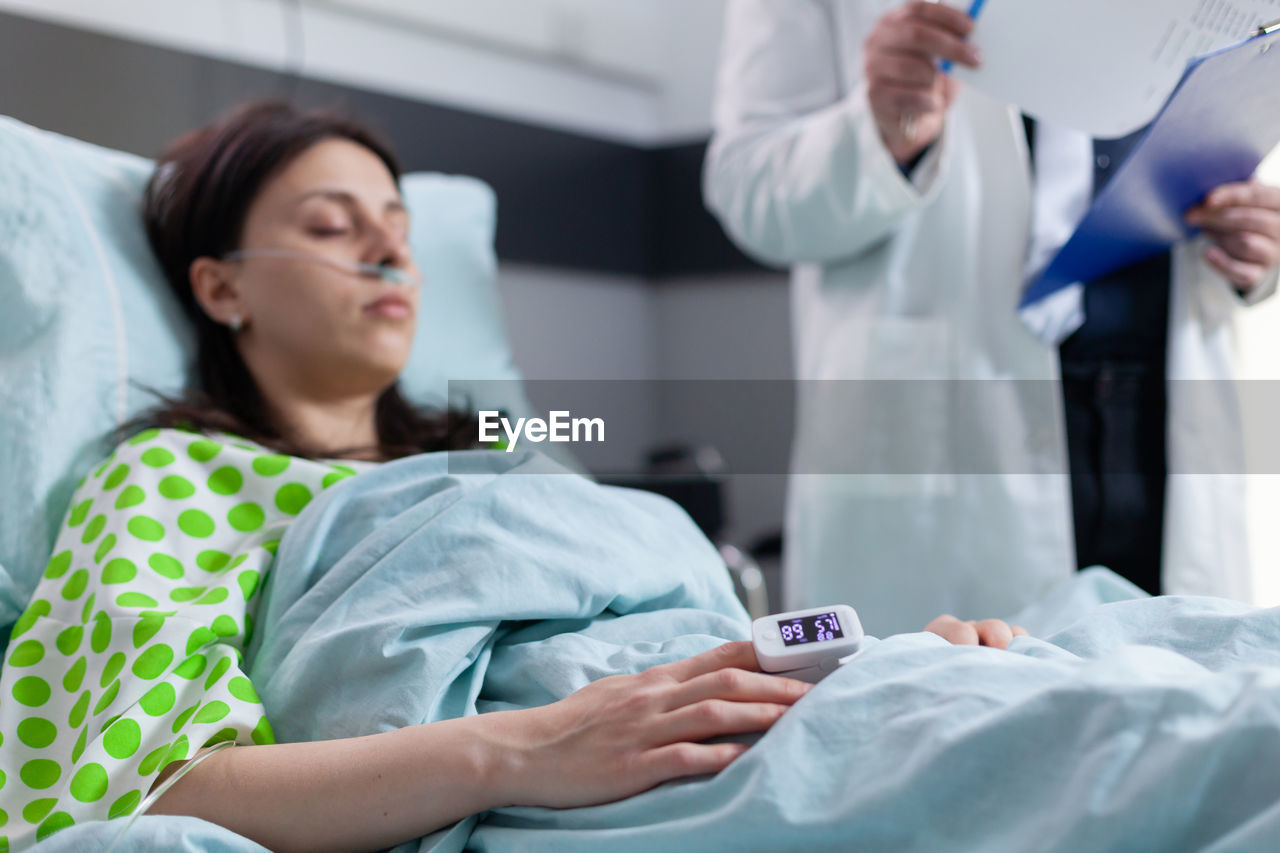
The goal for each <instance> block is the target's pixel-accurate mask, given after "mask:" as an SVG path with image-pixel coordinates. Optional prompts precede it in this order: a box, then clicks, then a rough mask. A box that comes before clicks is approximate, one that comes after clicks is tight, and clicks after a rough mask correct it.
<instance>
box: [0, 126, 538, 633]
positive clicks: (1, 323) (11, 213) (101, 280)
mask: <svg viewBox="0 0 1280 853" xmlns="http://www.w3.org/2000/svg"><path fill="white" fill-rule="evenodd" d="M151 169H152V163H151V161H150V160H147V159H145V158H142V157H137V156H134V155H131V154H125V153H122V152H119V151H111V150H109V149H105V148H100V147H98V146H96V145H90V144H88V143H86V142H81V141H79V140H76V139H71V138H68V137H65V136H60V135H58V134H54V133H49V132H47V131H41V130H38V129H36V128H33V127H31V126H29V125H26V124H23V123H21V122H19V121H15V120H14V119H11V118H7V117H3V116H0V625H5V624H8V623H10V622H12V621H13V620H14V619H15V618H16V617H17V616H18V614H19V613H20V612H21V610H22V608H23V607H24V606H25V604H26V601H27V599H28V598H29V597H30V594H31V591H32V590H33V589H34V588H35V585H36V581H37V579H38V578H39V576H40V573H41V572H42V571H43V569H44V562H45V560H46V559H47V557H48V554H49V549H50V548H52V547H53V540H54V538H55V536H56V534H57V530H58V527H59V525H60V524H61V521H62V516H63V514H64V513H65V510H66V505H67V502H68V501H69V500H70V497H71V493H72V491H74V489H75V487H76V483H77V481H78V479H79V478H80V477H81V476H82V475H84V474H85V473H86V471H87V470H88V466H90V465H91V464H92V463H93V461H94V460H96V459H98V458H101V457H102V456H103V455H105V453H106V452H107V451H108V450H109V447H108V444H109V441H108V437H109V434H110V433H111V431H112V430H113V429H115V427H117V426H118V425H120V424H122V423H124V422H125V421H126V420H128V419H129V418H131V417H133V416H134V415H136V414H138V413H139V412H141V411H142V410H144V409H146V408H148V407H150V406H151V405H153V404H154V402H155V399H154V397H152V396H151V395H150V394H148V393H147V392H146V391H145V390H143V389H145V388H154V389H156V390H158V391H161V392H164V393H170V394H172V393H177V392H179V391H180V390H181V389H182V387H183V386H184V384H185V383H186V381H187V377H188V367H189V361H190V356H191V335H190V330H189V326H188V324H187V322H186V320H185V318H184V317H183V315H182V312H181V309H180V308H179V307H178V304H177V301H176V300H175V299H174V298H173V297H172V295H171V294H170V293H169V289H168V286H167V285H166V284H165V282H164V278H163V276H162V274H161V272H160V269H159V266H158V265H157V264H156V262H155V259H154V258H153V257H152V255H151V251H150V248H149V247H148V245H147V241H146V235H145V232H144V230H143V227H142V221H141V217H140V216H139V212H138V211H139V201H140V198H141V193H142V188H143V186H144V185H145V184H146V181H147V179H148V177H149V176H150V173H151ZM402 188H403V191H404V195H405V201H406V204H407V205H408V207H409V209H410V212H411V214H412V222H413V230H412V234H411V241H412V243H413V248H414V255H415V257H416V259H417V261H418V264H419V266H420V267H421V268H422V271H423V273H424V275H425V277H426V284H425V286H424V289H423V293H422V308H421V314H420V317H419V322H418V331H417V338H416V339H415V341H414V350H413V355H412V357H411V361H410V364H409V365H408V367H407V368H406V370H405V373H404V375H403V377H402V384H403V387H404V389H405V391H406V393H407V394H408V396H409V397H410V398H411V399H413V400H415V401H417V402H420V403H424V404H436V405H438V404H441V403H442V402H443V401H444V400H445V399H446V393H447V391H448V388H449V385H448V383H449V381H450V380H459V381H461V380H505V381H504V382H500V383H493V382H482V383H480V384H479V385H478V386H477V388H478V390H477V392H476V393H475V394H474V397H475V402H477V403H483V404H484V405H486V406H492V407H505V408H507V409H509V410H511V411H513V412H516V413H524V412H527V411H528V404H527V403H526V401H525V399H524V393H523V389H522V387H521V384H520V374H519V372H518V371H517V370H516V368H515V366H514V365H513V364H512V360H511V352H510V348H509V346H508V343H507V338H506V334H505V330H504V326H503V320H502V314H501V306H500V303H499V297H498V291H497V285H496V281H495V272H496V260H495V256H494V251H493V232H494V219H495V207H496V205H495V200H494V194H493V191H492V190H491V189H490V188H489V187H488V186H487V185H486V184H484V183H483V182H481V181H479V180H476V179H474V178H467V177H458V176H448V175H439V174H410V175H406V176H404V178H403V180H402ZM454 387H455V390H456V388H458V387H459V386H458V385H455V386H454ZM495 395H497V396H501V397H502V398H503V399H493V397H494V396H495Z"/></svg>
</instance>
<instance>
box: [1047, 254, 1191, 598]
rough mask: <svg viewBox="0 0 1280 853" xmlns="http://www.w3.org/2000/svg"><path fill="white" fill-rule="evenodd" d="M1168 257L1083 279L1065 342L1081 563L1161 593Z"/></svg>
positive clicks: (1073, 496)
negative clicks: (1077, 315) (1078, 312)
mask: <svg viewBox="0 0 1280 853" xmlns="http://www.w3.org/2000/svg"><path fill="white" fill-rule="evenodd" d="M1170 275H1171V264H1170V258H1169V255H1168V254H1162V255H1159V256H1157V257H1154V258H1151V259H1149V260H1147V261H1143V262H1141V263H1138V264H1134V265H1133V266H1131V267H1128V268H1127V269H1124V270H1120V271H1119V272H1116V273H1113V274H1111V275H1109V276H1106V277H1104V278H1102V279H1099V280H1097V281H1095V282H1093V283H1091V284H1090V285H1089V286H1088V287H1086V288H1085V293H1084V309H1085V318H1086V319H1085V323H1084V325H1083V326H1081V327H1080V329H1079V330H1077V331H1076V333H1075V334H1074V335H1072V336H1071V337H1069V338H1067V340H1066V341H1064V342H1063V344H1062V347H1061V348H1060V350H1059V354H1060V355H1061V357H1062V393H1063V401H1064V403H1065V411H1066V422H1067V450H1068V453H1069V459H1070V467H1071V504H1072V515H1073V518H1074V521H1075V539H1076V565H1077V566H1078V567H1079V568H1082V569H1083V568H1087V567H1089V566H1094V565H1103V566H1106V567H1107V568H1109V569H1111V570H1112V571H1114V572H1116V573H1117V574H1119V575H1122V576H1124V577H1126V578H1128V579H1129V580H1131V581H1133V583H1135V584H1137V585H1138V586H1140V587H1142V588H1143V589H1145V590H1146V591H1147V592H1149V593H1151V594H1152V595H1157V594H1159V592H1160V552H1161V546H1162V539H1163V534H1164V493H1165V480H1166V477H1167V474H1168V470H1167V468H1168V466H1167V463H1166V452H1165V451H1166V443H1167V442H1166V439H1165V433H1166V422H1167V417H1166V415H1167V408H1168V407H1167V401H1166V371H1165V348H1166V346H1167V345H1168V339H1169V279H1170Z"/></svg>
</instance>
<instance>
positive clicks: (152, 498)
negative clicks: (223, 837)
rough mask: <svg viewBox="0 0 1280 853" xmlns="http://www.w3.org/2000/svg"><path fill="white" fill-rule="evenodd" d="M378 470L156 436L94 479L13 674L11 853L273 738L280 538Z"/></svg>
mask: <svg viewBox="0 0 1280 853" xmlns="http://www.w3.org/2000/svg"><path fill="white" fill-rule="evenodd" d="M369 464H370V463H336V462H323V461H312V460H306V459H299V458H295V457H289V456H282V455H279V454H274V453H271V452H270V451H268V450H266V449H264V448H262V447H260V446H257V445H254V444H251V443H249V442H245V441H243V440H240V439H237V438H235V437H233V436H226V435H218V436H203V435H198V434H195V433H190V432H184V431H181V430H155V429H152V430H147V431H145V432H141V433H139V434H138V435H136V436H134V437H133V438H131V439H129V440H128V441H126V442H125V443H123V444H121V445H120V446H119V447H118V448H116V450H115V452H113V453H112V454H111V456H110V457H108V458H107V460H106V461H104V462H103V463H102V464H101V465H99V466H98V467H97V468H96V469H95V470H94V471H93V472H91V473H90V474H89V475H88V476H86V477H85V479H84V480H83V481H82V482H81V483H80V486H79V488H78V489H77V491H76V494H75V496H74V498H73V499H72V503H71V507H70V510H69V512H68V516H67V519H66V522H65V524H64V525H63V527H62V530H61V532H60V534H59V536H58V539H57V544H56V545H55V547H54V550H53V555H52V557H51V558H50V560H49V563H48V567H47V568H46V569H45V572H44V576H43V578H42V580H41V581H40V583H39V585H38V587H37V588H36V590H35V593H34V595H33V598H32V601H31V604H30V606H29V607H28V609H27V611H26V613H24V614H23V616H22V617H21V618H20V619H19V620H18V622H17V623H16V625H15V626H14V628H13V633H12V636H11V638H10V643H9V647H8V650H7V654H6V655H5V659H4V667H3V670H2V671H0V736H2V737H3V740H0V768H3V770H0V851H6V850H9V849H11V848H12V849H15V850H18V849H23V848H24V847H27V846H29V845H30V844H32V843H33V842H35V841H36V840H38V839H43V838H45V837H47V836H48V835H50V834H51V833H53V832H56V831H57V830H59V829H61V828H64V827H67V826H71V825H72V824H74V823H82V822H85V821H92V820H105V819H108V818H117V817H121V816H124V815H129V814H131V813H133V812H134V811H136V810H137V808H138V806H139V804H140V803H141V802H142V800H143V799H144V798H145V797H146V795H147V793H148V791H149V789H150V788H151V785H152V783H153V782H154V781H155V779H156V777H157V776H158V775H159V773H160V772H161V770H162V769H163V768H164V767H165V765H166V764H168V763H169V762H172V761H177V760H182V759H187V758H190V757H192V756H193V755H194V754H195V753H196V752H197V751H198V750H200V749H201V748H202V747H204V746H206V745H210V744H214V743H217V742H219V741H224V740H230V741H233V742H235V743H237V744H255V743H256V744H262V743H271V742H272V740H273V738H272V734H271V724H270V722H269V721H268V719H267V717H266V715H265V713H264V711H263V707H262V704H261V703H260V702H259V700H258V695H257V693H256V692H255V690H254V687H253V685H252V684H251V683H250V682H249V680H248V679H247V678H246V677H245V676H244V673H243V672H242V662H243V652H244V649H245V648H246V646H247V644H248V641H249V638H250V636H251V634H252V631H253V613H254V609H255V605H256V603H257V600H258V592H259V590H260V589H261V586H262V582H263V578H264V577H265V575H266V573H267V571H268V570H269V569H270V567H271V564H272V561H273V560H274V557H275V551H276V546H277V543H278V542H279V540H280V537H281V536H282V535H283V533H284V531H285V530H286V529H287V528H288V526H289V524H290V522H291V521H292V520H293V519H294V517H295V516H297V514H298V513H299V512H300V511H301V510H302V509H303V507H305V506H306V505H307V503H308V502H309V501H310V500H311V499H312V497H313V496H315V495H316V494H317V493H319V492H320V491H322V490H323V489H326V488H329V487H330V486H332V485H334V484H335V483H337V482H339V481H341V480H343V479H345V478H347V477H350V476H352V475H354V474H355V473H356V472H357V468H359V467H362V465H366V466H367V465H369Z"/></svg>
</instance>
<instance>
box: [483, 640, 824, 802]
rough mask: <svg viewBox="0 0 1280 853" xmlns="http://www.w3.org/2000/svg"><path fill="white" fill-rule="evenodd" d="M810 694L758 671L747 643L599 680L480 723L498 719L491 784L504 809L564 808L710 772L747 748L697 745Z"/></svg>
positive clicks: (761, 722)
mask: <svg viewBox="0 0 1280 853" xmlns="http://www.w3.org/2000/svg"><path fill="white" fill-rule="evenodd" d="M811 686H812V685H809V684H806V683H804V682H801V681H795V680H793V679H789V678H781V677H779V676H776V675H766V674H764V673H761V672H759V664H758V662H757V661H756V655H755V651H754V649H753V648H752V646H751V643H749V642H737V643H726V644H724V645H723V646H720V647H719V648H715V649H712V650H710V651H708V652H704V653H702V654H700V655H697V656H696V657H692V658H688V659H687V660H682V661H676V662H673V663H669V664H664V665H662V666H658V667H654V668H653V669H650V670H648V671H646V672H642V673H640V674H638V675H617V676H612V677H609V678H602V679H600V680H599V681H596V682H593V683H592V684H588V685H587V686H586V687H583V688H582V689H581V690H579V691H578V692H576V693H574V694H573V695H571V696H569V697H567V698H565V699H562V700H561V701H559V702H555V703H553V704H551V705H546V706H544V707H542V708H535V709H531V710H528V711H511V712H502V713H499V714H490V715H484V716H487V717H491V718H494V720H495V721H497V718H499V717H503V718H505V719H503V720H502V721H501V722H502V727H501V729H500V730H498V731H497V733H496V734H497V737H498V738H499V740H500V741H501V743H500V744H498V745H499V747H500V749H501V754H502V755H503V756H504V758H503V760H504V761H505V762H506V766H505V767H504V768H503V770H502V771H501V772H499V773H497V774H495V776H496V780H495V781H496V782H497V784H498V785H500V786H503V795H502V799H503V800H504V801H506V802H509V803H510V804H512V805H532V806H550V807H553V808H570V807H575V806H587V805H596V804H599V803H607V802H612V801H614V800H619V799H622V798H624V797H629V796H631V795H633V794H638V793H640V792H641V791H645V790H648V789H649V788H652V787H654V786H655V785H658V784H659V783H662V782H665V781H667V780H669V779H676V778H679V777H682V776H696V775H700V774H707V773H718V772H719V771H721V770H723V769H724V768H725V766H727V765H728V764H729V763H730V762H731V761H733V760H734V759H735V758H737V757H738V756H739V755H741V754H742V753H743V752H745V751H746V749H747V747H746V746H744V745H742V744H738V743H716V744H705V743H699V741H703V740H707V739H708V738H714V737H718V736H721V735H734V734H744V733H748V732H762V731H765V730H766V729H768V728H769V727H770V726H772V725H773V724H774V723H775V722H777V721H778V718H779V717H781V716H782V714H783V713H784V712H785V711H786V710H787V708H789V707H791V705H792V703H794V702H795V701H796V700H797V699H799V698H800V697H801V696H803V695H804V694H805V693H807V692H808V691H809V689H810V687H811ZM481 719H483V717H481Z"/></svg>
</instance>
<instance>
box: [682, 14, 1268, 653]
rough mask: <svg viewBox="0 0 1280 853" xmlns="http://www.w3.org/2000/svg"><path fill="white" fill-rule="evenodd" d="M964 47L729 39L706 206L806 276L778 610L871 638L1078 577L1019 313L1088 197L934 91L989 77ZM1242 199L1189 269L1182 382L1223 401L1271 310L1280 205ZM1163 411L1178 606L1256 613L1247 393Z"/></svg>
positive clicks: (1001, 112) (1175, 394)
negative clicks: (959, 71)
mask: <svg viewBox="0 0 1280 853" xmlns="http://www.w3.org/2000/svg"><path fill="white" fill-rule="evenodd" d="M969 24H970V22H969V21H968V19H967V18H965V17H964V16H963V15H962V14H960V13H958V12H957V11H956V10H953V9H948V8H947V7H943V6H938V5H934V4H929V3H908V4H906V5H901V4H900V3H898V2H895V0H786V2H782V0H730V4H729V7H728V10H727V14H726V29H725V35H724V44H723V48H722V56H721V65H720V75H719V82H718V90H717V96H716V105H715V134H714V137H713V140H712V143H711V146H710V150H709V152H708V158H707V163H706V166H705V173H704V194H705V197H706V200H707V203H708V206H709V207H710V208H711V209H712V210H713V212H715V213H716V215H717V216H718V217H719V219H720V221H721V222H722V224H723V225H724V227H725V229H726V230H727V231H728V233H729V234H730V236H731V237H732V238H733V239H734V240H735V242H737V243H738V245H740V246H741V247H742V248H743V249H744V250H746V251H747V252H748V253H750V254H751V255H753V256H755V257H756V258H758V259H761V260H763V261H765V262H766V263H771V264H777V265H790V266H791V267H792V269H793V273H792V324H793V332H794V346H795V355H796V365H797V372H798V378H799V379H800V380H802V381H801V382H799V383H798V385H799V392H798V401H797V404H798V409H797V425H796V426H797V428H796V439H795V444H794V447H793V451H792V475H791V478H790V482H789V491H788V506H787V518H786V529H785V543H786V555H785V569H784V588H785V597H786V606H787V607H788V608H791V607H800V606H817V605H822V604H832V603H849V604H852V605H853V606H854V607H856V608H857V609H858V612H859V615H860V616H861V618H862V619H863V622H864V624H865V625H866V627H867V629H868V631H870V632H872V633H877V632H879V633H882V634H883V633H887V632H890V631H905V630H916V628H917V626H918V625H920V624H923V622H924V621H927V619H929V618H931V617H932V616H933V615H935V614H937V613H939V612H949V613H955V614H957V615H959V616H961V617H962V618H970V619H972V618H978V617H981V616H986V615H991V614H1004V615H1008V614H1012V613H1014V612H1015V611H1017V610H1018V609H1019V608H1021V607H1022V606H1024V605H1026V604H1028V603H1030V602H1031V601H1033V600H1035V599H1036V598H1037V597H1038V596H1040V595H1041V594H1043V593H1044V592H1045V591H1046V590H1047V589H1048V588H1049V587H1050V586H1052V585H1053V584H1054V583H1055V582H1057V581H1060V580H1062V579H1064V578H1065V577H1067V576H1068V575H1069V574H1070V573H1071V572H1073V571H1074V570H1076V568H1077V564H1076V559H1075V549H1074V540H1073V527H1072V494H1071V478H1070V475H1069V473H1068V471H1069V468H1068V461H1067V442H1066V431H1065V429H1064V425H1063V401H1062V394H1061V390H1060V387H1059V385H1058V383H1059V380H1060V366H1059V354H1058V349H1057V348H1056V347H1054V346H1051V345H1047V344H1046V343H1044V342H1042V341H1041V340H1040V339H1039V338H1037V337H1036V336H1034V335H1033V334H1032V333H1031V332H1030V331H1029V329H1028V328H1027V326H1026V325H1024V324H1023V323H1022V322H1020V321H1019V318H1018V316H1017V314H1016V307H1017V305H1018V302H1019V298H1020V296H1021V292H1022V289H1023V285H1024V282H1025V281H1026V277H1027V274H1028V264H1029V257H1030V256H1032V255H1034V254H1036V253H1037V252H1039V253H1043V252H1045V251H1046V250H1047V249H1048V250H1051V249H1052V248H1053V244H1054V243H1055V242H1056V243H1057V244H1058V245H1061V242H1064V241H1065V239H1066V237H1067V236H1068V235H1069V234H1070V231H1071V229H1072V227H1073V223H1074V219H1072V217H1073V216H1078V215H1079V214H1080V213H1082V212H1083V210H1084V207H1083V206H1081V205H1084V206H1087V203H1088V184H1087V182H1086V185H1085V189H1084V194H1083V197H1082V198H1081V197H1080V192H1079V191H1076V190H1073V189H1072V188H1071V186H1070V185H1069V183H1068V184H1067V185H1063V184H1062V183H1061V182H1060V183H1059V184H1057V185H1050V184H1048V183H1047V182H1046V183H1045V185H1043V186H1042V185H1041V181H1040V179H1039V178H1033V176H1032V170H1031V168H1030V156H1029V155H1030V151H1029V148H1028V142H1027V133H1026V132H1025V131H1024V126H1023V122H1022V119H1021V116H1020V113H1019V112H1018V110H1017V109H1016V108H1014V107H1011V106H1009V105H1006V104H1002V103H998V102H995V101H993V100H991V99H989V98H987V97H985V96H983V95H981V94H980V93H978V92H976V91H972V90H968V89H964V88H962V87H960V86H958V85H957V84H956V83H955V82H954V81H952V80H950V79H949V78H946V77H945V76H943V75H941V74H939V73H937V72H936V71H935V62H936V59H937V58H938V57H947V58H950V59H952V60H953V61H957V62H964V63H967V64H971V65H972V64H976V63H977V62H978V61H980V57H978V56H976V55H975V54H973V53H971V52H970V51H971V48H970V47H969V46H968V45H966V44H965V43H964V35H966V34H967V33H968V31H969ZM1049 136H1050V137H1052V134H1049ZM1056 138H1057V139H1058V140H1059V142H1061V143H1063V144H1062V145H1059V147H1060V148H1063V149H1064V150H1067V149H1071V145H1072V143H1071V139H1070V135H1069V134H1065V135H1064V134H1061V133H1060V134H1058V136H1057V137H1056ZM1078 147H1079V146H1078V144H1077V145H1076V148H1077V149H1078ZM1037 150H1038V149H1037ZM1046 150H1047V151H1048V150H1049V147H1047V148H1046ZM1046 156H1047V155H1046ZM1083 156H1084V158H1085V160H1084V164H1083V168H1084V169H1086V170H1088V169H1090V168H1091V164H1092V154H1091V152H1089V151H1088V149H1086V153H1085V154H1084V155H1083ZM1067 159H1070V158H1069V157H1068V158H1067ZM1077 159H1078V158H1077ZM1050 171H1051V170H1046V172H1050ZM1037 174H1039V173H1037ZM1087 174H1089V173H1088V172H1087V171H1086V175H1087ZM1224 193H1226V194H1225V195H1223V196H1221V197H1219V198H1215V199H1214V203H1215V206H1214V207H1213V208H1212V209H1209V210H1207V211H1205V212H1203V213H1202V214H1201V217H1202V218H1201V220H1200V222H1199V224H1201V225H1202V226H1204V227H1205V235H1206V236H1202V237H1199V238H1197V239H1194V240H1191V241H1188V242H1186V243H1185V244H1182V245H1179V246H1178V247H1176V248H1175V250H1174V252H1173V256H1172V262H1171V263H1172V272H1171V276H1170V277H1171V289H1170V292H1169V297H1168V300H1169V303H1168V317H1169V332H1168V339H1167V355H1166V362H1165V365H1164V366H1165V368H1166V370H1167V375H1168V377H1169V378H1170V379H1171V380H1174V379H1180V380H1186V379H1224V378H1229V377H1231V376H1232V372H1233V366H1232V358H1233V317H1234V315H1235V314H1236V312H1237V311H1238V310H1239V309H1240V308H1241V306H1242V305H1244V304H1245V303H1246V302H1248V301H1254V300H1256V299H1258V298H1261V297H1262V296H1265V295H1267V294H1269V293H1270V292H1271V291H1273V290H1274V288H1275V281H1276V263H1277V260H1280V212H1277V211H1276V208H1280V193H1276V192H1275V191H1274V190H1272V189H1271V188H1269V187H1262V186H1260V185H1257V184H1249V185H1235V186H1232V187H1229V188H1226V189H1225V190H1224ZM1208 235H1212V238H1211V237H1210V236H1208ZM840 380H889V381H886V382H866V381H858V382H845V381H840ZM958 380H971V381H958ZM1019 380H1028V381H1019ZM1168 394H1169V397H1168V409H1167V441H1168V444H1167V459H1168V470H1169V476H1168V478H1167V481H1166V484H1165V487H1166V490H1165V492H1164V525H1163V531H1164V532H1163V549H1162V566H1161V579H1160V583H1161V586H1162V589H1163V591H1164V592H1168V593H1193V594H1212V595H1220V596H1226V597H1231V598H1238V599H1247V598H1248V597H1249V594H1250V585H1249V566H1248V559H1247V552H1248V549H1247V546H1246V532H1245V530H1244V524H1245V512H1244V506H1243V500H1244V499H1243V477H1242V476H1241V475H1242V474H1243V471H1242V465H1243V463H1242V461H1241V459H1242V455H1241V454H1242V451H1241V447H1240V442H1239V435H1240V422H1239V420H1240V416H1239V405H1238V402H1239V401H1238V400H1237V398H1236V392H1235V389H1234V388H1233V387H1232V385H1231V384H1230V383H1225V382H1217V383H1186V382H1170V383H1169V391H1168Z"/></svg>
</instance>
